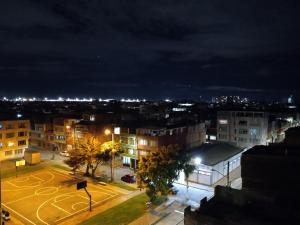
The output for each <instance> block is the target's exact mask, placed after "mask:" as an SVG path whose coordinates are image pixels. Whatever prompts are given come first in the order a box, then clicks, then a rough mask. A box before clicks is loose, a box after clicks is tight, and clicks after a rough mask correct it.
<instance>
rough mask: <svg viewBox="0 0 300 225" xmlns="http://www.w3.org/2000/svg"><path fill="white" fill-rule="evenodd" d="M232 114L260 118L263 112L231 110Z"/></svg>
mask: <svg viewBox="0 0 300 225" xmlns="http://www.w3.org/2000/svg"><path fill="white" fill-rule="evenodd" d="M232 116H236V117H255V118H262V117H264V114H263V113H253V112H233V113H232Z"/></svg>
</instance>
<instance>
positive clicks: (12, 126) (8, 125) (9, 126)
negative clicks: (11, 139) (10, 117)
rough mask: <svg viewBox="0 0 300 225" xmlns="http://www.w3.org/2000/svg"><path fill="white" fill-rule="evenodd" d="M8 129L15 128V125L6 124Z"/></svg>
mask: <svg viewBox="0 0 300 225" xmlns="http://www.w3.org/2000/svg"><path fill="white" fill-rule="evenodd" d="M6 129H7V130H10V129H14V125H13V124H11V123H9V124H7V125H6Z"/></svg>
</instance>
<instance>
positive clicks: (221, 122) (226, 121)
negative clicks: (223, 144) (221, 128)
mask: <svg viewBox="0 0 300 225" xmlns="http://www.w3.org/2000/svg"><path fill="white" fill-rule="evenodd" d="M219 124H228V120H219Z"/></svg>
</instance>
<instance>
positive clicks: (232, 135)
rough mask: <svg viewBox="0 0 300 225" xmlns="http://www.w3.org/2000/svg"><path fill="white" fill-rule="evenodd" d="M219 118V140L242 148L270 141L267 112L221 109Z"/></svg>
mask: <svg viewBox="0 0 300 225" xmlns="http://www.w3.org/2000/svg"><path fill="white" fill-rule="evenodd" d="M217 118H218V119H217V120H218V121H217V140H218V141H222V142H229V143H234V144H235V145H237V146H239V147H242V148H249V147H252V146H255V145H266V144H267V142H268V114H267V113H265V112H250V111H248V112H246V111H220V112H218V117H217Z"/></svg>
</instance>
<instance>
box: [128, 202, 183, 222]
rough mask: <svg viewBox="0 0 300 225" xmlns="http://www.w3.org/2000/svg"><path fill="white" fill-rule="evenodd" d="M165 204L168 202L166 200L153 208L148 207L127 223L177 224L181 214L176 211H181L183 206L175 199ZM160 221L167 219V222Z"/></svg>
mask: <svg viewBox="0 0 300 225" xmlns="http://www.w3.org/2000/svg"><path fill="white" fill-rule="evenodd" d="M166 204H168V201H167V203H163V204H162V205H160V206H158V207H157V208H155V209H150V210H149V211H148V212H147V213H145V214H144V215H143V216H141V217H140V218H138V219H136V220H135V221H133V222H132V223H130V224H129V225H156V224H168V225H175V224H177V223H178V222H180V221H181V220H182V219H183V214H181V213H178V212H180V211H183V209H184V206H182V205H181V204H179V203H177V202H176V201H173V203H171V204H170V205H166ZM162 221H168V223H166V222H162Z"/></svg>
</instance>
